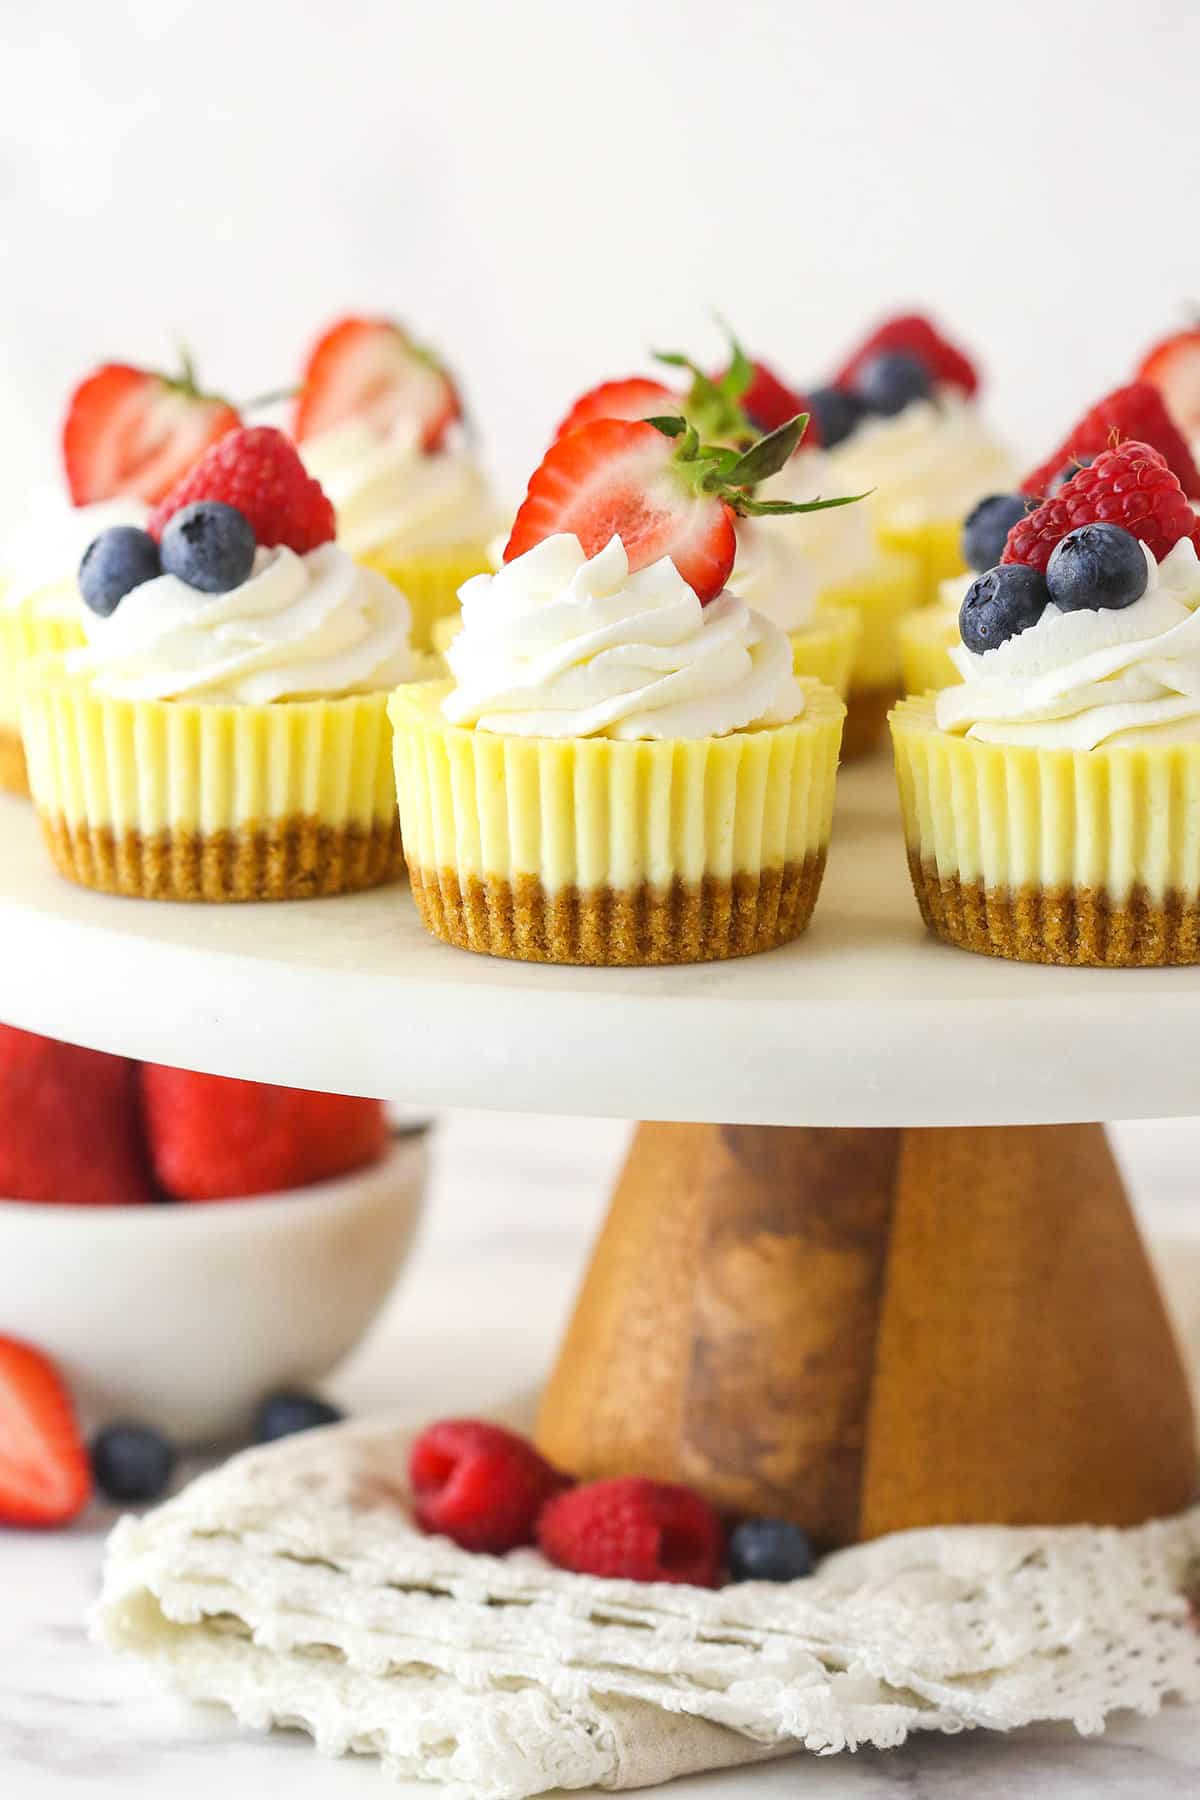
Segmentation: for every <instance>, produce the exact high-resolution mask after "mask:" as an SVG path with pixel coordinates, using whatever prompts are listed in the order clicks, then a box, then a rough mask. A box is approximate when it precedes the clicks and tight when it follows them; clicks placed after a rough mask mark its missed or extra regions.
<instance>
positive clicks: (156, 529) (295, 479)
mask: <svg viewBox="0 0 1200 1800" xmlns="http://www.w3.org/2000/svg"><path fill="white" fill-rule="evenodd" d="M193 500H223V501H224V502H225V504H226V505H227V506H236V507H237V509H238V511H239V512H240V513H244V514H245V516H246V518H247V519H249V521H250V523H251V525H252V526H253V527H254V536H255V538H256V539H257V541H258V543H259V544H260V545H264V546H270V545H272V544H286V545H287V546H288V548H289V549H290V550H294V551H295V552H296V554H297V555H298V556H305V555H307V553H308V552H309V551H310V550H315V549H316V548H317V546H318V545H319V544H327V543H329V542H330V541H331V539H332V538H333V535H334V518H333V507H332V505H331V503H330V501H329V498H328V496H327V495H326V493H325V490H324V488H323V487H322V486H321V484H320V483H319V482H317V481H314V480H313V478H312V476H311V475H309V474H308V472H307V470H306V469H305V467H304V464H303V463H302V462H301V461H300V458H299V456H298V455H297V454H296V450H295V446H294V445H293V444H292V442H291V439H290V438H287V437H285V436H284V434H283V432H282V431H276V429H275V427H274V426H273V425H251V426H247V427H246V428H245V429H244V430H241V431H231V432H229V433H228V434H227V435H226V436H225V437H223V438H222V439H221V440H220V442H219V443H216V444H214V445H213V447H212V449H211V450H209V451H208V452H207V453H206V454H205V455H204V456H202V457H201V458H200V461H199V462H198V463H197V464H196V466H195V467H194V468H193V469H192V470H191V471H190V472H189V473H188V474H187V475H185V476H184V478H183V480H182V481H181V482H179V483H178V484H177V485H176V486H175V487H173V488H172V489H171V492H170V493H169V494H168V495H167V497H166V499H165V500H163V501H161V502H160V504H159V505H158V506H156V507H155V509H154V511H153V513H152V514H151V515H150V527H149V529H150V535H151V537H155V538H161V537H162V534H163V528H164V526H165V525H166V523H167V521H168V520H169V519H170V518H171V516H172V514H173V513H177V512H178V511H179V509H180V507H183V506H189V505H190V504H191V503H192V501H193Z"/></svg>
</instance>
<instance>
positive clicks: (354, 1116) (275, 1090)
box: [0, 1063, 387, 1200]
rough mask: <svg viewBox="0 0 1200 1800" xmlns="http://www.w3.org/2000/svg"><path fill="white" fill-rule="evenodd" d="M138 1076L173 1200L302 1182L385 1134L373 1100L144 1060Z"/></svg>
mask: <svg viewBox="0 0 1200 1800" xmlns="http://www.w3.org/2000/svg"><path fill="white" fill-rule="evenodd" d="M141 1084H142V1108H143V1113H144V1117H145V1128H146V1140H147V1142H148V1144H149V1147H150V1155H151V1158H152V1160H153V1163H154V1171H155V1174H156V1175H157V1176H158V1179H159V1182H160V1183H161V1184H162V1186H163V1187H164V1188H165V1189H166V1191H167V1193H168V1194H170V1195H171V1196H172V1197H173V1198H174V1199H176V1200H232V1199H239V1198H241V1197H243V1196H245V1195H248V1194H274V1193H279V1192H281V1191H283V1190H284V1189H287V1188H297V1187H308V1186H309V1185H311V1183H313V1182H316V1181H329V1180H332V1179H333V1178H334V1177H335V1176H337V1175H345V1174H348V1173H349V1172H350V1171H351V1170H353V1169H360V1168H362V1167H364V1165H365V1164H367V1163H371V1162H374V1161H375V1159H376V1158H377V1157H378V1156H379V1155H380V1154H381V1152H382V1150H383V1147H384V1145H385V1143H386V1142H387V1120H386V1118H385V1116H384V1110H383V1107H382V1106H381V1105H380V1103H379V1101H378V1100H356V1099H353V1098H351V1097H350V1096H348V1095H344V1094H310V1093H307V1092H306V1091H304V1090H303V1089H301V1088H285V1087H271V1086H267V1085H266V1084H265V1083H260V1082H257V1081H234V1080H230V1079H227V1078H226V1077H224V1076H220V1075H198V1074H195V1073H193V1072H192V1071H191V1070H188V1069H168V1068H163V1067H161V1066H159V1065H158V1064H156V1063H146V1064H144V1065H143V1067H142V1070H141ZM2 1191H3V1189H2V1188H0V1192H2Z"/></svg>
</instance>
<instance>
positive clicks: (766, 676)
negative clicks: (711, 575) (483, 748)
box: [442, 533, 804, 739]
mask: <svg viewBox="0 0 1200 1800" xmlns="http://www.w3.org/2000/svg"><path fill="white" fill-rule="evenodd" d="M459 598H460V599H461V601H462V611H463V628H462V630H461V631H460V632H459V634H458V636H457V637H456V638H455V640H454V642H453V643H452V644H451V646H450V648H449V650H448V651H447V652H446V660H447V662H448V663H449V665H450V669H451V672H452V674H453V675H454V678H455V683H456V685H455V687H454V689H453V691H452V692H451V693H449V694H448V695H447V696H446V698H445V700H444V701H443V703H442V710H443V712H444V714H445V716H446V718H448V719H449V720H450V721H451V722H452V723H453V724H456V725H473V726H475V727H476V728H477V729H478V730H481V731H496V732H505V733H509V734H512V735H515V736H519V737H550V738H566V737H610V738H621V739H634V738H701V737H722V736H724V735H725V734H726V733H727V732H731V731H740V730H741V729H743V728H744V727H745V726H749V725H768V724H784V723H786V722H787V721H788V720H791V719H795V718H798V717H799V715H800V713H801V712H802V711H803V709H804V693H803V690H802V689H801V688H800V686H799V684H798V683H797V681H796V680H795V677H794V676H793V674H792V651H791V645H790V644H789V642H788V640H787V638H786V637H785V636H784V634H783V632H782V631H780V629H779V627H778V626H776V625H772V624H771V622H770V621H769V620H768V619H763V618H760V617H759V615H758V614H757V613H753V612H751V611H750V609H749V607H748V606H747V605H746V602H745V601H744V600H743V599H742V598H741V596H740V595H739V594H735V593H732V592H731V591H730V590H729V589H726V590H725V592H724V593H722V594H719V595H718V596H717V598H716V599H715V600H712V601H710V602H709V604H708V605H707V606H701V604H700V602H699V600H698V599H697V598H696V596H695V594H694V593H693V591H692V589H691V588H690V587H689V586H688V584H687V582H686V581H684V579H683V577H682V576H681V575H680V574H679V571H678V570H677V569H676V567H675V565H674V563H673V562H672V561H671V560H670V558H669V557H663V558H662V559H661V560H660V561H659V562H656V563H653V564H651V566H650V567H649V568H646V569H640V570H638V571H637V572H636V573H635V574H630V571H629V559H628V557H627V556H626V554H625V546H624V545H623V544H622V542H621V540H620V538H618V537H614V538H612V539H611V540H610V542H609V543H608V544H607V546H606V547H605V548H604V549H603V550H601V551H600V552H599V553H598V555H596V556H593V557H592V558H590V559H589V558H587V557H586V556H585V555H584V552H583V549H582V546H581V545H580V542H579V540H578V538H576V537H573V536H571V535H569V534H567V533H562V534H559V535H557V536H554V537H549V538H546V539H545V540H544V541H543V542H542V543H540V544H536V545H535V546H534V548H533V549H532V550H527V551H526V552H525V554H524V555H523V556H519V557H516V558H514V560H513V561H512V562H510V563H506V564H505V565H504V567H503V568H502V569H501V570H500V571H499V573H498V574H496V575H476V576H475V577H473V579H472V580H470V581H468V582H465V583H464V584H463V587H462V589H461V590H460V594H459Z"/></svg>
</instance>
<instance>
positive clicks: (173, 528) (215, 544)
mask: <svg viewBox="0 0 1200 1800" xmlns="http://www.w3.org/2000/svg"><path fill="white" fill-rule="evenodd" d="M254 548H255V545H254V527H253V526H252V525H251V523H250V521H249V519H248V518H247V517H246V515H245V513H241V512H239V511H238V509H237V507H236V506H226V504H225V502H224V501H223V500H193V502H192V504H191V505H190V506H183V507H180V509H179V511H178V512H177V513H176V514H175V515H174V517H173V518H172V519H171V521H170V523H169V524H168V526H167V528H166V530H165V531H164V532H163V534H162V566H163V568H164V569H165V570H166V571H167V574H168V575H177V576H178V577H179V579H180V581H186V582H187V584H188V586H189V587H194V588H199V590H200V592H201V593H202V594H227V593H228V592H229V590H230V588H235V587H240V586H241V584H242V582H243V581H245V579H246V577H247V575H249V573H250V571H251V569H252V568H253V566H254Z"/></svg>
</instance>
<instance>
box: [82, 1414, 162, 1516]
mask: <svg viewBox="0 0 1200 1800" xmlns="http://www.w3.org/2000/svg"><path fill="white" fill-rule="evenodd" d="M174 1468H175V1448H174V1446H173V1445H172V1444H169V1443H168V1442H167V1440H166V1438H165V1437H163V1436H162V1435H161V1434H160V1433H159V1432H157V1431H151V1429H150V1427H149V1426H148V1425H129V1424H120V1425H109V1426H107V1427H106V1428H105V1430H103V1431H102V1432H100V1433H99V1435H98V1436H97V1437H96V1439H95V1441H94V1442H93V1444H92V1474H93V1475H94V1476H95V1478H96V1486H97V1487H98V1488H99V1489H100V1491H101V1493H102V1494H107V1496H108V1498H109V1499H110V1500H119V1501H124V1502H129V1501H142V1500H157V1499H158V1497H159V1495H160V1494H162V1493H164V1492H165V1490H166V1486H167V1483H168V1482H169V1481H170V1479H171V1475H172V1472H173V1470H174Z"/></svg>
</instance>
